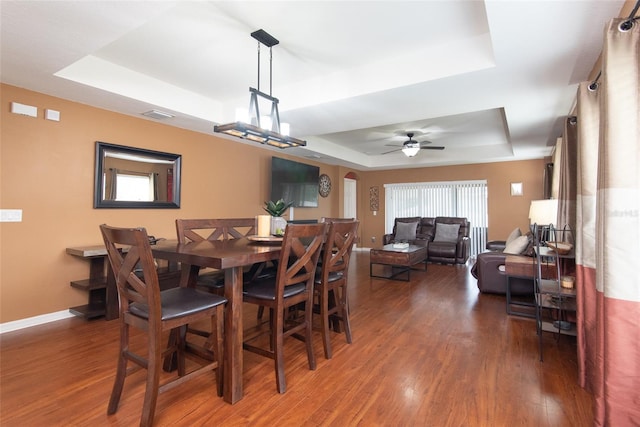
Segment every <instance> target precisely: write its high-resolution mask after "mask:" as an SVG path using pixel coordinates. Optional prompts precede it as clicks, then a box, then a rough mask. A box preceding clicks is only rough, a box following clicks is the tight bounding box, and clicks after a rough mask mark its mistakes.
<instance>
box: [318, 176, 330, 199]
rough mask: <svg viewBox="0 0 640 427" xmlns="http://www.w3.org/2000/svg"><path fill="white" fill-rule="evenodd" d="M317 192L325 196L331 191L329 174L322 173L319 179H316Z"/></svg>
mask: <svg viewBox="0 0 640 427" xmlns="http://www.w3.org/2000/svg"><path fill="white" fill-rule="evenodd" d="M318 192H319V193H320V195H321V196H322V197H327V196H328V195H329V193H331V178H329V175H327V174H324V173H323V174H322V175H320V180H319V181H318Z"/></svg>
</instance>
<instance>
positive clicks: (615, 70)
mask: <svg viewBox="0 0 640 427" xmlns="http://www.w3.org/2000/svg"><path fill="white" fill-rule="evenodd" d="M623 22H624V20H623V19H614V20H612V21H611V22H610V23H609V25H608V26H607V28H606V31H605V41H604V49H603V61H602V62H603V63H602V77H601V79H600V82H599V85H598V86H597V87H592V88H591V90H590V87H589V83H582V84H581V85H580V87H579V89H578V104H577V114H578V116H577V123H578V130H577V136H578V147H577V153H576V154H577V156H576V159H577V165H576V166H577V203H576V204H577V211H576V227H577V230H576V265H577V269H576V276H577V277H576V279H577V280H576V283H577V291H578V306H579V310H578V357H579V370H580V383H581V385H582V386H583V387H585V388H586V389H587V390H589V391H590V392H591V393H593V395H594V401H595V410H594V415H595V425H598V426H630V425H639V424H640V270H639V268H638V265H637V264H638V259H639V255H640V210H639V206H640V194H639V193H640V120H639V115H640V108H639V107H640V91H639V90H640V71H639V60H640V54H639V52H640V43H639V40H640V23H638V22H636V23H635V24H634V25H633V26H632V27H631V29H628V30H623V29H621V27H620V24H622V23H623Z"/></svg>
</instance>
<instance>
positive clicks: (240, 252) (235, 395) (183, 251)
mask: <svg viewBox="0 0 640 427" xmlns="http://www.w3.org/2000/svg"><path fill="white" fill-rule="evenodd" d="M281 246H282V245H281V243H279V242H278V240H277V239H270V240H268V241H254V240H252V239H251V237H245V238H241V239H229V240H215V241H210V240H203V241H200V242H190V243H179V242H178V241H161V242H158V243H157V244H156V245H153V246H152V247H151V248H152V252H153V256H154V257H155V258H158V259H164V260H168V261H170V262H179V263H180V265H181V274H180V286H184V287H195V286H196V283H197V279H198V274H199V271H200V269H201V268H215V269H217V270H223V271H224V293H225V297H226V298H227V300H228V302H227V307H226V310H225V323H224V347H225V350H224V359H223V375H222V377H223V382H224V387H223V389H224V394H223V398H224V400H225V401H226V402H228V403H231V404H234V403H236V402H238V401H240V400H241V399H242V396H243V384H242V370H243V355H242V342H243V324H242V305H243V304H242V283H243V279H242V275H243V269H244V267H246V266H253V265H254V264H258V263H264V262H267V261H274V260H277V259H278V258H279V257H280V252H281Z"/></svg>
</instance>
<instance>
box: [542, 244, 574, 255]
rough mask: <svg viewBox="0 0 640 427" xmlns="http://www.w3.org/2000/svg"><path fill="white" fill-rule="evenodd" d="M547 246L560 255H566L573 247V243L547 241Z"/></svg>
mask: <svg viewBox="0 0 640 427" xmlns="http://www.w3.org/2000/svg"><path fill="white" fill-rule="evenodd" d="M547 246H548V247H549V248H550V249H551V250H552V251H554V252H556V253H558V254H560V255H566V254H568V253H569V252H571V249H573V245H572V244H571V243H567V242H547Z"/></svg>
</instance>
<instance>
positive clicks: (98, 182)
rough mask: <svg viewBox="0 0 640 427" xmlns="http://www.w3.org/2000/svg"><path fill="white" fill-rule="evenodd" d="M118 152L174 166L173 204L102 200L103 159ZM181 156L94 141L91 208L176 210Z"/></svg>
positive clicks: (178, 198)
mask: <svg viewBox="0 0 640 427" xmlns="http://www.w3.org/2000/svg"><path fill="white" fill-rule="evenodd" d="M107 151H109V152H114V151H115V152H118V153H122V154H127V155H135V156H143V157H149V158H153V159H158V160H164V161H170V162H173V164H174V168H173V169H174V170H173V202H137V201H122V200H104V194H103V193H102V189H103V188H104V184H105V183H104V171H103V169H104V159H105V153H106V152H107ZM181 166H182V156H181V155H180V154H172V153H163V152H161V151H153V150H146V149H144V148H134V147H126V146H124V145H116V144H109V143H106V142H101V141H96V162H95V179H94V189H93V207H94V208H96V209H103V208H114V209H117V208H124V209H178V208H180V175H181Z"/></svg>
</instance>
